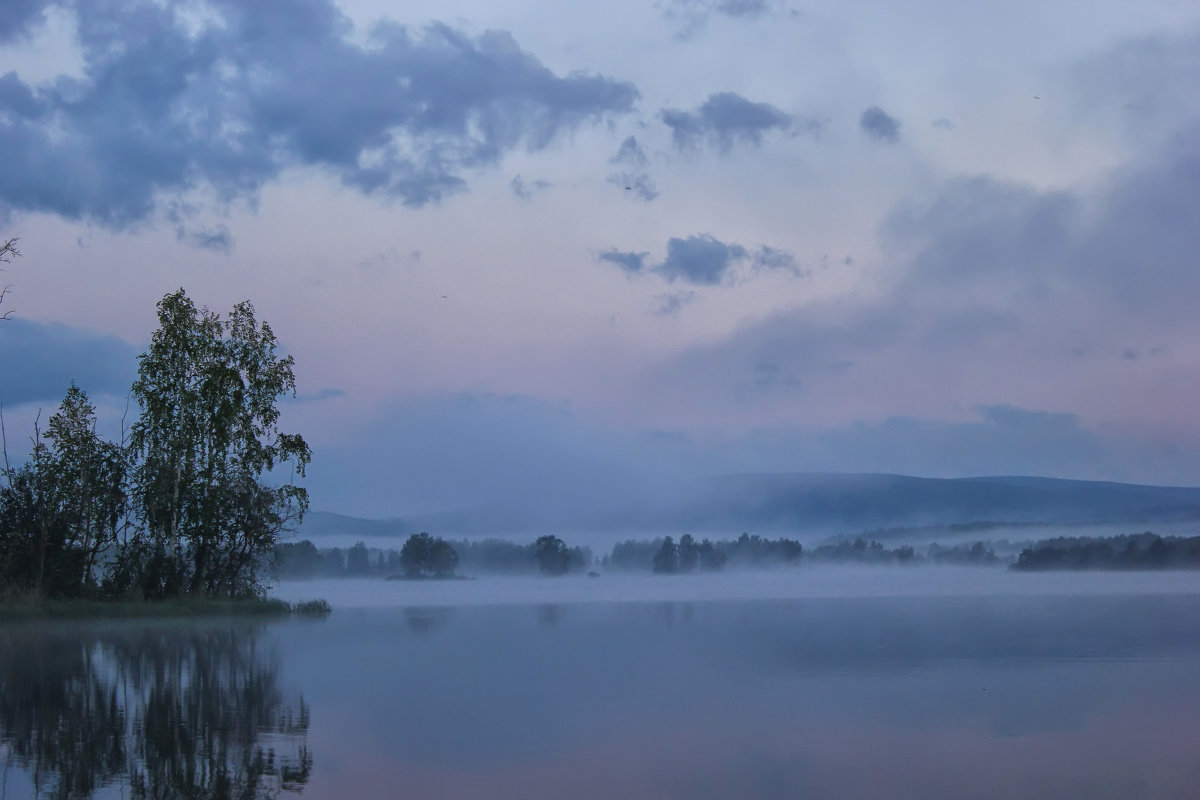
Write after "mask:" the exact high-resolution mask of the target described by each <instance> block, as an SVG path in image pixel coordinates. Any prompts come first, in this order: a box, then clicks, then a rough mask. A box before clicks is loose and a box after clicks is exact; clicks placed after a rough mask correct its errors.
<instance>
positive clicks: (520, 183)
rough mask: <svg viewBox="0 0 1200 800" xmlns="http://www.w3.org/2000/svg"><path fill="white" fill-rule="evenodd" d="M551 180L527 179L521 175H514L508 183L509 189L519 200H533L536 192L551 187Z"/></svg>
mask: <svg viewBox="0 0 1200 800" xmlns="http://www.w3.org/2000/svg"><path fill="white" fill-rule="evenodd" d="M550 185H551V184H550V181H543V180H536V181H526V180H525V179H524V178H522V177H521V176H520V175H516V176H514V177H513V179H512V181H510V182H509V184H508V189H509V191H511V192H512V193H513V195H514V196H515V197H516V198H517V199H519V200H531V199H532V198H533V195H534V193H535V192H540V191H541V190H543V189H549V188H550Z"/></svg>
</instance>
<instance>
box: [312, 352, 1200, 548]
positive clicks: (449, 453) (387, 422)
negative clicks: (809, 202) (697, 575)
mask: <svg viewBox="0 0 1200 800" xmlns="http://www.w3.org/2000/svg"><path fill="white" fill-rule="evenodd" d="M752 375H753V376H754V377H755V378H756V379H758V380H759V381H760V382H761V383H762V384H763V385H762V386H761V387H758V388H759V391H761V392H762V393H764V394H769V395H772V396H778V397H779V398H780V400H781V401H782V402H788V403H794V402H795V399H794V398H795V393H796V392H797V391H806V389H804V388H803V387H801V386H800V385H799V384H798V379H797V378H796V377H795V376H794V375H793V374H792V373H791V372H790V371H789V370H788V368H787V366H786V365H783V364H778V363H775V362H770V361H762V362H757V363H756V364H755V369H754V370H753V371H752ZM497 464H503V465H504V468H503V469H496V465H497ZM1197 464H1200V448H1196V447H1195V446H1188V445H1186V444H1181V445H1180V446H1178V447H1175V448H1173V449H1172V448H1168V447H1164V446H1163V445H1162V443H1160V442H1157V441H1153V440H1149V439H1139V438H1135V437H1128V436H1124V435H1121V434H1119V433H1114V432H1112V431H1104V430H1098V429H1093V428H1089V427H1087V426H1086V425H1084V424H1083V422H1082V421H1081V420H1080V419H1079V418H1078V417H1077V416H1076V415H1074V414H1070V413H1062V412H1057V411H1047V410H1041V409H1036V408H1024V407H1020V406H1015V405H1011V404H992V405H981V406H978V407H975V408H973V409H970V410H969V412H968V413H967V415H966V417H965V418H964V419H961V420H958V421H950V422H947V421H944V420H936V419H929V418H922V417H918V416H908V415H892V416H888V417H886V418H884V419H882V420H879V421H876V422H859V423H854V424H848V425H838V426H833V427H826V428H818V427H815V426H805V425H786V426H772V427H759V428H755V429H751V430H748V431H744V432H737V433H731V434H718V433H715V432H709V433H707V434H706V435H704V436H696V435H693V434H690V433H687V432H685V431H681V430H680V429H678V428H674V427H669V428H659V429H650V430H644V431H620V430H616V429H613V428H611V427H607V426H605V425H602V424H598V423H597V422H596V421H594V420H589V419H587V418H585V417H583V416H581V415H579V414H577V413H575V412H573V411H572V410H571V409H570V408H569V407H567V406H565V405H564V404H561V403H551V402H546V401H542V400H537V399H534V398H529V397H521V396H501V395H488V394H461V395H449V396H445V395H443V396H433V397H423V398H415V399H411V400H408V401H405V402H402V403H398V404H396V405H395V406H393V407H391V408H390V409H388V411H387V412H386V414H385V416H384V417H383V419H382V420H381V421H380V422H379V423H378V424H374V425H371V426H369V427H366V428H364V429H363V431H362V432H361V433H359V434H357V435H351V436H348V437H345V438H344V439H341V440H339V441H338V442H337V443H335V444H332V445H327V446H325V447H323V448H322V449H321V450H320V452H319V453H318V457H317V458H315V459H314V461H313V464H312V465H311V467H310V470H309V480H308V485H309V488H310V492H311V493H312V497H313V504H314V507H316V508H320V509H324V510H337V511H343V512H347V513H354V514H360V515H374V516H394V515H398V514H409V513H421V512H429V511H439V510H448V509H472V508H479V507H481V506H484V507H492V508H497V509H505V510H513V511H518V510H523V511H525V512H526V513H527V514H528V515H529V516H528V517H527V518H526V521H528V520H529V519H534V518H537V517H538V516H539V515H540V517H541V519H542V522H544V524H548V525H557V524H563V523H564V522H565V521H568V520H570V521H574V522H575V523H576V524H578V522H579V521H580V519H581V517H580V513H581V512H584V514H585V516H584V517H583V518H584V519H586V518H587V517H586V512H588V511H592V512H594V511H596V510H599V509H603V510H604V511H605V512H606V515H607V516H606V517H605V518H607V519H609V520H611V519H612V518H613V516H614V511H616V510H619V509H620V508H621V507H625V508H630V507H637V506H638V505H639V504H646V503H650V504H658V503H663V502H664V501H669V500H671V499H676V498H681V497H684V496H685V495H684V494H683V492H682V491H681V490H683V489H684V488H685V487H688V486H689V485H690V481H692V480H694V479H696V478H702V477H705V476H711V475H722V474H726V475H727V474H731V473H744V472H763V471H769V472H888V473H895V474H907V475H924V476H930V477H938V476H941V477H961V476H967V475H1050V476H1069V477H1081V478H1094V479H1102V480H1109V479H1111V480H1127V479H1139V478H1140V479H1142V480H1152V481H1153V480H1160V481H1169V480H1178V479H1179V476H1180V475H1188V476H1194V477H1193V478H1192V479H1193V480H1200V468H1198V467H1197V466H1196V465H1197ZM691 488H695V487H694V486H691ZM614 498H616V500H615V501H614Z"/></svg>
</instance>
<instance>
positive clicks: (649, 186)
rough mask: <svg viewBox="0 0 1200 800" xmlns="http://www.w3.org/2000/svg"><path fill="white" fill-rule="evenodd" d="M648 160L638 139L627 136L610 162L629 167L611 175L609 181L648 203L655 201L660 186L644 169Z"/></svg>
mask: <svg viewBox="0 0 1200 800" xmlns="http://www.w3.org/2000/svg"><path fill="white" fill-rule="evenodd" d="M648 161H649V159H648V158H647V157H646V151H645V150H643V149H642V146H641V145H639V144H638V140H637V139H636V138H634V137H633V136H629V137H627V138H626V139H625V141H623V142H621V147H620V149H618V150H617V154H616V155H615V156H613V157H612V158H611V159H609V163H610V164H618V165H621V166H624V167H626V168H627V169H624V170H622V171H620V172H614V173H613V174H611V175H609V176H608V182H609V183H611V184H613V185H614V186H619V187H621V188H622V189H623V190H624V191H626V192H628V193H629V194H630V195H631V196H632V197H636V198H638V199H639V200H645V201H646V202H647V203H649V202H651V201H653V200H654V199H655V198H656V197H658V187H657V186H655V185H654V180H653V179H652V178H651V177H650V176H649V175H648V174H646V172H645V171H644V170H645V166H646V164H647V163H648Z"/></svg>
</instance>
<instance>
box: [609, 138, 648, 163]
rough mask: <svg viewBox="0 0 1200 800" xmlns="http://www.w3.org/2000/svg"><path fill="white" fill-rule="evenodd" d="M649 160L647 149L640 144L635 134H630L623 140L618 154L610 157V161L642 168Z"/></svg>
mask: <svg viewBox="0 0 1200 800" xmlns="http://www.w3.org/2000/svg"><path fill="white" fill-rule="evenodd" d="M648 160H649V159H647V158H646V151H645V150H643V149H642V146H641V145H640V144H638V140H637V139H636V138H635V137H633V136H628V137H626V139H625V141H623V142H621V146H620V148H618V150H617V154H616V155H615V156H613V157H612V158H611V159H609V163H610V164H621V165H623V166H626V167H635V168H641V167H644V166H646V164H647V162H648Z"/></svg>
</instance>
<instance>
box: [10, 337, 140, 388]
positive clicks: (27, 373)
mask: <svg viewBox="0 0 1200 800" xmlns="http://www.w3.org/2000/svg"><path fill="white" fill-rule="evenodd" d="M136 374H137V350H136V349H135V348H134V346H133V345H131V344H129V342H126V341H125V340H123V339H118V338H117V337H115V336H109V335H105V334H100V333H96V332H94V331H90V330H86V329H83V328H73V327H70V326H67V325H59V324H45V323H39V322H31V321H29V320H25V319H20V318H14V319H10V320H8V321H7V322H3V323H0V403H3V404H5V405H19V404H22V403H43V402H44V403H57V402H58V401H59V400H61V399H62V397H63V395H64V394H66V391H67V387H68V386H70V385H71V381H74V382H75V384H76V385H77V386H79V388H81V389H83V390H84V391H86V392H88V393H89V394H92V395H96V394H114V395H124V394H126V393H127V392H128V391H129V387H130V385H131V384H132V383H133V379H134V377H136Z"/></svg>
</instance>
